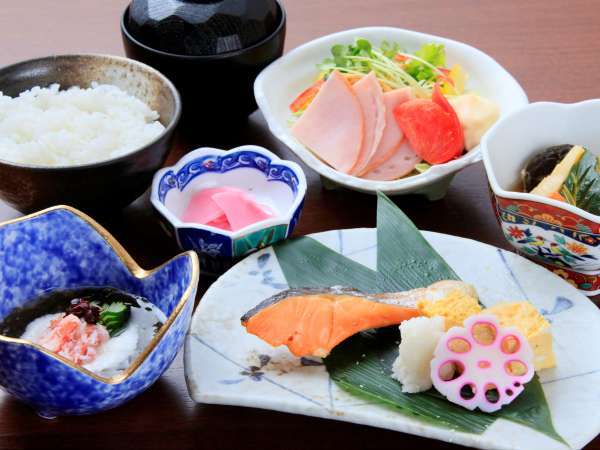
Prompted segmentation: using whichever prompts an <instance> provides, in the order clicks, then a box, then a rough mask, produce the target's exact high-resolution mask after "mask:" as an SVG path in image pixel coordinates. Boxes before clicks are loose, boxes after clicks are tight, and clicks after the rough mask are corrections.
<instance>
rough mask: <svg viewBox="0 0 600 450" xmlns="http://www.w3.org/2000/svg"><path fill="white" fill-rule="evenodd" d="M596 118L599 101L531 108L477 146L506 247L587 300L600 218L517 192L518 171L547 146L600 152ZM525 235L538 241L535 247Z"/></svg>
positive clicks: (599, 254) (599, 258)
mask: <svg viewBox="0 0 600 450" xmlns="http://www.w3.org/2000/svg"><path fill="white" fill-rule="evenodd" d="M599 118H600V99H597V100H588V101H585V102H580V103H574V104H562V103H550V102H540V103H531V104H529V105H527V106H525V107H524V108H522V109H520V110H518V111H516V112H514V113H513V114H510V115H509V116H507V117H506V118H504V119H501V120H500V121H498V123H496V124H495V125H494V126H493V127H492V128H491V129H490V130H489V131H488V133H487V134H486V135H485V136H484V138H483V141H482V143H481V148H482V152H483V161H484V164H485V169H486V172H487V176H488V180H489V182H490V186H491V188H492V191H493V192H494V197H495V201H494V207H495V208H496V212H497V214H498V216H499V218H500V222H501V226H502V230H503V232H504V235H505V237H506V238H507V240H508V242H509V243H510V244H511V245H513V246H514V247H515V248H516V249H517V250H519V251H520V252H521V253H523V254H524V255H527V256H530V257H532V258H534V259H535V260H536V261H539V262H541V263H543V264H545V265H547V266H548V267H549V268H550V269H551V270H554V271H557V273H560V274H561V275H562V276H563V277H564V278H566V279H568V280H569V281H570V282H572V283H573V284H575V285H576V286H577V287H578V288H579V289H581V290H582V291H584V292H585V293H586V294H587V295H597V294H598V293H600V247H599V246H598V244H599V243H600V216H597V215H594V214H591V213H589V212H587V211H584V210H582V209H580V208H577V207H575V206H573V205H570V204H568V203H565V202H561V201H558V200H553V199H551V198H546V197H541V196H538V195H532V194H529V193H527V192H518V191H517V189H520V187H521V184H522V181H521V169H522V168H523V167H524V166H525V165H526V164H527V161H528V160H529V159H530V158H531V157H532V156H533V155H534V154H536V153H538V152H540V151H541V150H543V149H545V148H547V147H550V146H553V145H560V144H579V145H583V146H584V147H586V148H588V149H589V150H590V151H593V152H595V153H600V128H598V125H597V123H598V119H599ZM528 234H529V235H531V236H535V238H536V239H537V241H536V242H535V243H534V244H532V243H531V239H528V237H527V235H528ZM553 249H560V253H558V252H557V251H553Z"/></svg>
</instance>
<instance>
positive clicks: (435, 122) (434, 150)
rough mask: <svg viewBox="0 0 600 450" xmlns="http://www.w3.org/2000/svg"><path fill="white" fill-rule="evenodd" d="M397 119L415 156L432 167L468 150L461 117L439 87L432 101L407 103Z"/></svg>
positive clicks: (398, 111) (397, 112) (398, 109)
mask: <svg viewBox="0 0 600 450" xmlns="http://www.w3.org/2000/svg"><path fill="white" fill-rule="evenodd" d="M394 116H395V118H396V121H397V122H398V126H399V127H400V128H401V129H402V132H403V133H404V135H405V136H406V138H407V139H408V142H409V143H410V145H411V147H412V148H413V150H414V151H415V153H416V154H417V155H419V156H420V157H421V158H423V159H424V160H425V161H426V162H428V163H429V164H443V163H445V162H448V161H450V160H452V159H454V158H457V157H458V156H460V154H461V153H462V152H463V150H464V148H465V138H464V135H463V130H462V127H461V125H460V122H459V120H458V116H457V115H456V112H455V111H454V108H452V105H450V103H449V102H448V100H446V97H444V95H443V94H442V93H441V92H440V89H439V87H438V86H437V85H436V86H435V88H434V90H433V96H432V99H431V100H425V99H415V100H409V101H407V102H404V103H402V104H400V105H399V106H398V107H397V108H396V109H395V110H394Z"/></svg>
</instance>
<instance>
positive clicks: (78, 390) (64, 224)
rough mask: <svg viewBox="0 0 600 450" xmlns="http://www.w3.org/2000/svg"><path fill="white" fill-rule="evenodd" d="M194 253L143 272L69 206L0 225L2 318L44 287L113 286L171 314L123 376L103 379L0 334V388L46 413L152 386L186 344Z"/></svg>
mask: <svg viewBox="0 0 600 450" xmlns="http://www.w3.org/2000/svg"><path fill="white" fill-rule="evenodd" d="M198 277H199V264H198V258H197V256H196V254H194V253H193V252H188V253H185V254H181V255H179V256H177V257H175V258H173V259H172V260H170V261H169V262H167V263H165V264H164V265H162V266H160V267H158V268H156V269H154V270H150V271H147V270H144V269H142V268H141V267H140V266H138V265H137V264H136V263H135V261H134V260H133V259H132V258H131V256H129V255H128V254H127V252H126V251H125V250H124V249H123V247H121V245H120V244H119V243H118V242H117V241H116V240H115V239H114V238H113V237H112V236H111V235H110V234H109V233H108V232H107V231H106V230H105V229H104V228H102V227H101V226H100V225H98V224H97V223H96V222H94V221H93V220H92V219H91V218H89V217H88V216H86V215H85V214H83V213H81V212H79V211H77V210H75V209H73V208H70V207H68V206H56V207H54V208H50V209H46V210H44V211H41V212H38V213H35V214H31V215H29V216H25V217H22V218H19V219H15V220H12V221H9V222H5V223H2V224H0V320H2V319H4V318H5V317H6V316H7V315H8V314H9V313H10V312H12V311H13V310H14V309H15V308H19V307H22V306H24V305H25V304H26V303H27V302H29V301H31V300H34V299H35V298H36V297H38V296H39V295H40V294H42V293H43V292H46V291H48V290H52V289H68V288H75V287H82V286H111V287H115V288H118V289H121V290H123V291H126V292H130V293H132V294H136V295H140V296H143V297H145V298H147V299H148V300H149V301H151V302H152V303H154V304H155V305H156V306H158V307H159V308H160V309H161V310H162V312H163V313H164V314H165V315H166V316H167V317H168V320H167V321H166V323H165V324H164V325H163V326H162V328H161V329H160V330H159V331H158V333H157V334H156V336H155V337H154V338H153V339H152V341H151V343H150V344H149V345H148V347H147V348H146V349H145V350H144V351H143V352H142V354H141V355H140V356H139V357H137V358H136V359H135V361H134V362H133V363H132V364H131V366H130V367H129V368H128V369H127V370H126V371H124V372H123V373H121V374H119V375H116V376H114V377H112V378H104V377H101V376H98V375H96V374H95V373H92V372H90V371H88V370H86V369H83V368H81V367H79V366H77V365H75V364H73V363H72V362H70V361H69V360H67V359H65V358H63V357H61V356H59V355H57V354H55V353H52V352H50V351H48V350H46V349H44V348H43V347H41V346H39V345H37V344H34V343H32V342H29V341H26V340H23V339H18V338H12V337H6V336H1V335H0V386H2V387H3V388H4V389H5V390H6V391H7V392H9V393H10V394H12V395H14V396H15V397H17V398H18V399H19V400H22V401H23V402H26V403H28V404H30V405H31V406H32V407H33V408H35V410H37V412H38V413H39V414H40V415H41V416H43V417H47V418H51V417H56V416H63V415H80V414H93V413H97V412H100V411H104V410H107V409H110V408H114V407H116V406H119V405H121V404H123V403H125V402H127V401H129V400H131V399H132V398H134V397H136V396H137V395H139V394H140V393H141V392H143V391H145V390H146V389H147V388H148V387H150V386H151V385H152V384H153V383H154V382H155V381H156V380H157V379H158V378H159V377H160V376H161V375H162V374H163V372H165V370H167V368H168V367H169V366H170V364H171V362H172V361H173V359H174V358H175V356H176V355H177V353H178V352H179V350H180V349H181V347H182V345H183V340H184V336H185V334H186V332H187V330H188V327H189V324H190V318H191V313H192V309H193V307H194V298H195V294H196V288H197V285H198Z"/></svg>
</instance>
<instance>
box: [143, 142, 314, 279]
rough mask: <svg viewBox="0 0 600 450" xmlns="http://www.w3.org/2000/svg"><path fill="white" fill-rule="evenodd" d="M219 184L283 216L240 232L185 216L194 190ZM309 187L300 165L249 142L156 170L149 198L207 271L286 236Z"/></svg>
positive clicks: (201, 153)
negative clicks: (249, 193)
mask: <svg viewBox="0 0 600 450" xmlns="http://www.w3.org/2000/svg"><path fill="white" fill-rule="evenodd" d="M219 186H232V187H236V188H240V189H242V190H245V191H247V192H251V193H252V195H253V196H254V197H255V198H256V199H257V200H258V201H259V202H261V203H265V204H266V205H268V206H271V207H273V208H272V209H275V210H277V211H278V212H279V214H278V215H277V217H273V218H270V219H267V220H265V221H262V222H258V223H255V224H253V225H250V226H248V227H245V228H243V229H241V230H238V231H226V230H222V229H219V228H215V227H212V226H208V225H200V224H195V223H186V222H183V221H182V220H181V218H180V217H181V215H182V213H183V211H184V209H185V207H186V206H187V204H188V202H189V201H190V198H191V197H192V195H193V194H194V193H196V192H198V191H200V190H202V189H205V188H213V187H219ZM306 186H307V185H306V177H305V175H304V172H303V171H302V169H301V168H300V166H299V165H298V164H296V163H294V162H291V161H284V160H282V159H280V158H279V157H278V156H276V155H275V154H274V153H271V152H270V151H268V150H266V149H264V148H262V147H258V146H254V145H245V146H242V147H237V148H234V149H232V150H229V151H226V150H219V149H214V148H200V149H197V150H194V151H192V152H190V153H188V154H187V155H186V156H184V157H183V158H182V159H181V160H180V161H179V162H177V164H176V165H174V166H172V167H166V168H164V169H162V170H160V171H159V172H157V174H156V175H155V177H154V182H153V184H152V195H151V201H152V205H153V206H154V208H155V209H156V211H157V212H158V214H159V215H160V218H161V219H162V221H163V223H164V226H165V229H166V230H167V232H168V233H169V234H170V235H171V236H173V237H174V238H175V239H176V240H177V243H178V244H179V246H180V247H181V248H182V249H184V250H195V251H196V252H198V253H199V255H200V260H201V264H202V269H203V270H206V271H208V272H212V273H219V272H222V271H223V270H224V269H226V268H227V267H229V266H231V264H232V262H234V261H235V260H237V259H239V258H241V257H243V256H244V255H247V254H249V253H251V252H253V251H255V250H257V249H261V248H264V247H267V246H269V245H271V244H274V243H276V242H278V241H281V240H284V239H287V238H288V237H289V236H290V235H291V234H292V232H293V231H294V228H295V227H296V225H297V223H298V220H299V218H300V213H301V211H302V207H303V204H304V197H305V195H306Z"/></svg>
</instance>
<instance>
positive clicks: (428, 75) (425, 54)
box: [404, 43, 446, 81]
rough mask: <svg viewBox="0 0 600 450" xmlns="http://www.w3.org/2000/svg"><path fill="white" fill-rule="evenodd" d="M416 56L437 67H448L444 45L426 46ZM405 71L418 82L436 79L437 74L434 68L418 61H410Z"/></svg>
mask: <svg viewBox="0 0 600 450" xmlns="http://www.w3.org/2000/svg"><path fill="white" fill-rule="evenodd" d="M415 56H417V57H419V58H420V59H422V60H424V61H426V62H428V63H429V64H431V65H432V66H435V67H444V66H445V65H446V48H445V47H444V44H435V43H430V44H424V45H423V46H422V47H421V49H420V50H418V51H416V52H415ZM404 70H406V72H408V73H409V74H410V75H411V76H412V77H413V78H414V79H416V80H417V81H423V80H433V79H435V73H434V71H433V70H432V68H431V67H429V66H428V65H426V64H423V63H422V62H421V61H418V60H416V59H413V60H411V61H409V62H408V64H406V66H405V68H404Z"/></svg>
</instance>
